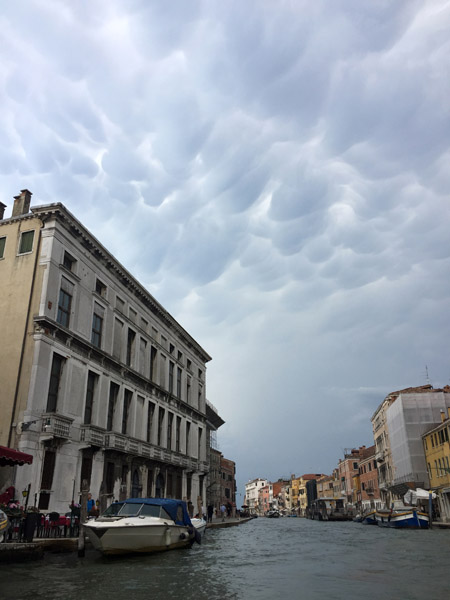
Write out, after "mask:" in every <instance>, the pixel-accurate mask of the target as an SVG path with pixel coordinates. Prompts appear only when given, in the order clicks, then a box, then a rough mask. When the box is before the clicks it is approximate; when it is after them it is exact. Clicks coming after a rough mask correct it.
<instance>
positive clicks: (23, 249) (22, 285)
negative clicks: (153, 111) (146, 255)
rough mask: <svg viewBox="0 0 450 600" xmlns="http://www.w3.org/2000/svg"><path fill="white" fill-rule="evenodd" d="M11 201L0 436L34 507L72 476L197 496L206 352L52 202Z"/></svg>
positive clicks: (4, 270) (71, 492) (104, 501)
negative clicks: (15, 458)
mask: <svg viewBox="0 0 450 600" xmlns="http://www.w3.org/2000/svg"><path fill="white" fill-rule="evenodd" d="M30 201H31V194H30V192H28V191H27V190H23V191H22V193H21V194H20V196H17V197H16V199H15V204H14V209H13V214H12V217H11V218H9V219H2V220H1V221H0V249H1V254H0V278H1V280H2V282H8V284H7V285H2V286H1V287H0V330H1V331H2V338H3V340H2V341H3V343H2V345H1V347H0V362H1V365H2V375H1V387H2V394H1V397H0V410H1V412H2V414H3V415H4V418H3V419H2V420H1V421H0V444H2V445H8V446H12V447H15V448H18V449H19V450H22V451H24V452H26V453H29V454H31V455H32V456H33V464H32V465H29V466H28V465H26V466H25V467H24V468H22V469H21V470H20V471H18V472H17V473H15V480H14V481H13V482H12V483H13V485H15V487H16V488H18V489H21V488H26V487H27V486H28V484H31V495H32V497H33V496H34V497H35V498H37V504H38V506H39V508H41V509H49V510H50V509H51V510H54V511H57V512H66V511H67V510H68V506H69V504H70V503H71V502H72V501H73V500H75V501H77V500H78V498H79V494H80V491H81V485H82V481H86V482H87V485H88V487H89V489H90V491H91V492H92V494H93V496H94V498H98V499H99V501H100V506H101V508H105V507H106V506H107V505H108V504H109V503H110V502H111V501H112V500H113V499H123V498H125V497H127V496H166V497H177V498H185V499H187V500H191V501H192V502H193V504H194V505H197V501H198V499H199V497H200V498H201V500H202V502H205V500H206V495H205V490H206V488H207V476H208V472H209V456H208V447H207V446H208V430H207V417H206V389H205V388H206V364H207V362H208V361H209V360H210V356H209V355H208V354H207V353H206V352H205V350H204V349H203V348H202V347H201V346H200V345H199V344H198V342H196V341H195V340H194V339H193V338H192V337H191V336H190V335H189V334H188V333H187V332H186V331H185V330H184V329H183V328H182V327H181V325H180V324H179V323H177V321H176V320H175V319H174V318H173V317H172V316H171V315H170V314H169V313H168V312H167V311H166V310H165V309H164V308H163V307H162V306H161V305H160V304H159V303H158V302H157V301H156V300H155V299H154V298H153V297H152V296H151V295H150V294H149V293H148V292H147V290H145V288H143V287H142V286H141V285H140V283H139V282H138V281H137V280H136V279H135V278H134V277H133V276H132V275H131V274H130V273H128V272H127V271H126V269H124V267H123V266H122V265H121V264H120V263H119V262H118V261H117V260H116V259H115V258H114V256H112V255H111V254H110V253H109V252H108V251H107V250H106V249H105V248H104V247H103V246H102V245H101V244H100V243H99V242H98V240H96V239H95V237H94V236H93V235H92V234H91V233H90V232H89V231H88V230H87V229H86V228H85V227H84V226H83V225H82V224H81V223H80V222H79V221H78V220H77V219H76V218H75V217H74V216H73V215H72V214H71V213H70V212H69V211H68V210H67V209H66V208H65V207H64V206H63V205H62V204H50V205H45V206H38V207H35V208H32V209H31V211H30Z"/></svg>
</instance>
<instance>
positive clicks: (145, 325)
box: [141, 317, 148, 332]
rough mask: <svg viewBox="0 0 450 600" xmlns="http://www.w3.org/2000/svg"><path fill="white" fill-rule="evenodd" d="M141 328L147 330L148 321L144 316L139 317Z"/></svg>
mask: <svg viewBox="0 0 450 600" xmlns="http://www.w3.org/2000/svg"><path fill="white" fill-rule="evenodd" d="M141 328H142V329H143V330H144V331H146V332H148V321H146V320H145V319H144V317H141Z"/></svg>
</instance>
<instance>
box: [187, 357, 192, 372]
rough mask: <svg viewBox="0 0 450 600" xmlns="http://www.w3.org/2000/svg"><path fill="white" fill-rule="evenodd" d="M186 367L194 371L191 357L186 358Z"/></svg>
mask: <svg viewBox="0 0 450 600" xmlns="http://www.w3.org/2000/svg"><path fill="white" fill-rule="evenodd" d="M186 368H187V369H188V370H189V371H192V362H191V361H190V360H189V359H187V360H186Z"/></svg>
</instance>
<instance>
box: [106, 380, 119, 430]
mask: <svg viewBox="0 0 450 600" xmlns="http://www.w3.org/2000/svg"><path fill="white" fill-rule="evenodd" d="M118 397H119V386H118V385H117V383H114V382H113V381H111V383H110V385H109V402H108V420H107V423H106V429H107V430H108V431H112V430H113V425H114V412H115V410H116V402H117V398H118Z"/></svg>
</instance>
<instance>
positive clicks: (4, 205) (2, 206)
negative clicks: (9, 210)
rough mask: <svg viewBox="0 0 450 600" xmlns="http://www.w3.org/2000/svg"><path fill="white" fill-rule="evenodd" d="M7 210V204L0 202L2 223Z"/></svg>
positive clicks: (0, 219)
mask: <svg viewBox="0 0 450 600" xmlns="http://www.w3.org/2000/svg"><path fill="white" fill-rule="evenodd" d="M5 208H6V204H3V202H0V221H2V220H3V215H4V214H5Z"/></svg>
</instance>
